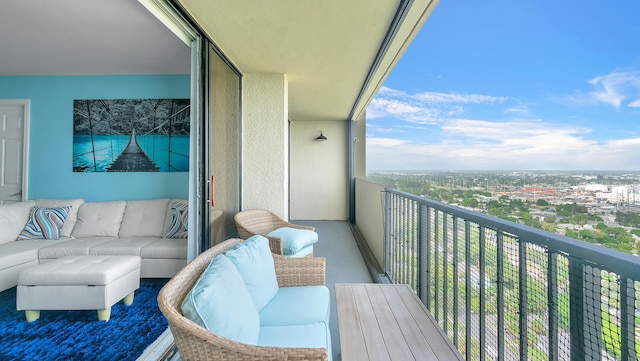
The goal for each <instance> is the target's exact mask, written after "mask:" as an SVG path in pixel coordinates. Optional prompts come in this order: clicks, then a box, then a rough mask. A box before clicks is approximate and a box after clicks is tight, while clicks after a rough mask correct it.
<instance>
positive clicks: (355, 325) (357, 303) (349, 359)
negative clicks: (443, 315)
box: [335, 283, 464, 361]
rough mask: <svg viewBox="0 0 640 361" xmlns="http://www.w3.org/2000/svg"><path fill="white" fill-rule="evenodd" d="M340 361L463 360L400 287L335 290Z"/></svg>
mask: <svg viewBox="0 0 640 361" xmlns="http://www.w3.org/2000/svg"><path fill="white" fill-rule="evenodd" d="M335 291H336V307H337V311H338V329H339V332H340V348H341V353H342V360H343V361H354V360H386V361H388V360H401V361H406V360H421V361H425V360H464V358H463V357H462V355H461V354H460V352H459V351H458V350H457V349H456V348H455V346H454V345H453V343H452V342H451V341H450V340H449V338H448V337H447V336H446V335H445V333H444V331H443V330H442V329H441V328H440V326H439V325H438V323H437V322H436V320H435V319H434V318H433V316H431V314H430V313H429V311H428V310H427V308H426V307H425V306H424V304H422V301H420V299H419V298H418V297H417V295H416V294H415V292H413V290H412V289H411V288H410V287H409V285H405V284H344V283H343V284H336V285H335Z"/></svg>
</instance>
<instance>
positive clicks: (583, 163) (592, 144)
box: [367, 73, 640, 170]
mask: <svg viewBox="0 0 640 361" xmlns="http://www.w3.org/2000/svg"><path fill="white" fill-rule="evenodd" d="M634 74H635V75H634ZM639 81H640V73H612V74H609V75H608V76H603V77H598V78H594V79H593V80H592V81H591V83H592V84H593V86H594V87H596V88H597V90H596V91H594V92H593V93H592V94H590V95H589V96H588V97H586V96H583V97H582V99H583V101H589V102H596V101H597V102H600V103H603V102H604V103H605V104H611V105H613V106H621V105H622V104H624V102H625V99H638V98H639V97H640V82H639ZM634 89H635V90H634ZM623 91H624V92H623ZM634 91H636V93H634V94H635V95H634V96H633V97H632V96H630V95H627V94H632V93H633V92H634ZM622 94H625V95H622ZM517 102H519V101H514V99H513V98H507V97H493V96H483V95H469V94H454V93H452V94H445V93H433V92H428V93H418V94H408V93H405V92H402V91H398V90H394V89H390V88H383V89H382V90H381V92H380V93H379V94H378V96H377V97H376V99H375V100H374V102H372V106H370V108H372V109H373V110H374V114H376V115H379V116H391V117H393V118H395V119H396V120H397V121H399V122H395V123H394V126H393V127H390V126H386V127H384V126H383V127H376V126H375V125H373V122H369V125H368V130H367V131H368V134H367V159H368V161H367V162H368V164H367V168H368V169H370V170H383V169H386V170H403V169H404V170H409V169H413V170H416V169H417V170H432V169H438V170H454V169H457V170H532V169H538V170H545V169H546V170H552V169H553V170H556V169H566V170H581V169H601V170H627V169H637V160H636V159H635V158H636V157H637V154H639V153H640V138H636V137H637V133H636V134H626V135H621V136H620V138H619V139H617V140H594V139H596V138H598V137H599V135H598V131H597V130H593V129H591V128H589V127H587V126H583V125H573V124H557V123H550V122H548V121H546V120H544V119H534V118H532V116H531V113H533V112H532V111H531V110H530V109H529V107H528V106H527V105H524V104H515V103H517ZM509 103H511V104H509ZM627 105H628V106H632V107H640V99H638V100H634V101H627ZM496 106H497V107H498V110H496ZM471 107H473V108H471ZM470 111H473V112H474V113H477V114H483V117H486V118H484V119H470V118H469V117H466V116H465V113H467V112H470ZM370 114H371V113H368V116H367V118H371V116H370ZM491 118H493V119H491ZM402 121H405V122H408V123H404V124H403V123H402ZM409 124H412V125H409ZM582 124H586V123H584V122H583V123H582ZM410 127H413V128H416V127H417V128H418V129H409V128H410ZM369 130H370V131H369ZM390 130H393V131H394V132H397V133H399V132H400V131H403V132H404V134H402V135H401V134H396V135H395V136H392V135H391V134H392V133H391V132H390ZM418 134H420V135H418ZM423 134H424V136H422V135H423ZM625 136H627V137H628V138H622V137H625ZM433 139H437V140H435V141H434V140H433Z"/></svg>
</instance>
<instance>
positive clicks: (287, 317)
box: [259, 286, 331, 326]
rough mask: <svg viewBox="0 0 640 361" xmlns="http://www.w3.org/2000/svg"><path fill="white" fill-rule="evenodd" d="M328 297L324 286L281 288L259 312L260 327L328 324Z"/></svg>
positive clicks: (327, 290) (327, 291)
mask: <svg viewBox="0 0 640 361" xmlns="http://www.w3.org/2000/svg"><path fill="white" fill-rule="evenodd" d="M330 297H331V296H330V295H329V289H328V288H327V287H325V286H301V287H281V288H280V289H279V290H278V293H276V295H275V297H273V298H272V299H271V302H269V303H268V304H267V305H266V306H265V307H264V308H263V309H262V310H261V311H260V313H259V315H260V326H287V325H306V324H313V323H317V322H325V323H326V324H329V309H330V301H331V299H330Z"/></svg>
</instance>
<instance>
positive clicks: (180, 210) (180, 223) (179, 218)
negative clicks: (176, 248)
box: [162, 201, 189, 238]
mask: <svg viewBox="0 0 640 361" xmlns="http://www.w3.org/2000/svg"><path fill="white" fill-rule="evenodd" d="M169 215H170V217H169V221H168V223H166V224H165V231H164V233H163V235H162V237H163V238H187V234H188V224H189V205H188V204H185V203H179V202H173V201H170V202H169Z"/></svg>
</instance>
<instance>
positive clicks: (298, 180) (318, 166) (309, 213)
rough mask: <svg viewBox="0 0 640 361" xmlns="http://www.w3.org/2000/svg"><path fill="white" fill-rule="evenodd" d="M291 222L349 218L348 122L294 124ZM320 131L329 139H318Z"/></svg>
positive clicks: (292, 133)
mask: <svg viewBox="0 0 640 361" xmlns="http://www.w3.org/2000/svg"><path fill="white" fill-rule="evenodd" d="M290 130H291V173H290V174H291V193H290V194H291V219H293V220H346V219H347V218H348V214H349V212H348V201H349V200H348V189H347V187H348V179H347V166H348V164H347V161H348V149H347V123H346V122H336V121H313V120H300V121H292V122H291V124H290ZM320 131H322V132H323V134H324V135H325V136H326V137H327V138H328V139H327V140H325V141H319V140H316V137H317V136H318V135H320Z"/></svg>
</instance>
